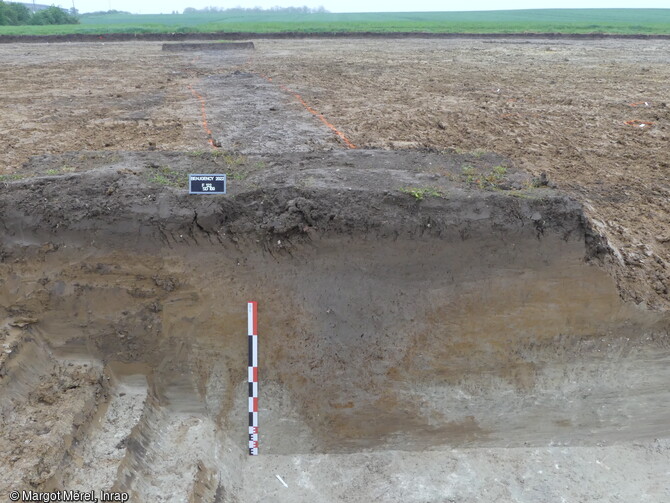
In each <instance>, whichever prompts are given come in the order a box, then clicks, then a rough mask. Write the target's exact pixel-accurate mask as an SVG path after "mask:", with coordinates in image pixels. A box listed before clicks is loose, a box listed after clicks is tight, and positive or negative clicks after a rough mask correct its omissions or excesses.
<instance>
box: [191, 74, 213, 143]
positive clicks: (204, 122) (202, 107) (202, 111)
mask: <svg viewBox="0 0 670 503" xmlns="http://www.w3.org/2000/svg"><path fill="white" fill-rule="evenodd" d="M188 88H189V89H190V90H191V94H193V96H194V97H195V98H197V99H198V100H199V101H200V114H201V115H202V128H203V129H204V130H205V133H207V141H208V142H209V144H210V145H211V146H212V148H216V149H218V148H219V147H217V146H216V145H214V138H212V130H211V129H209V126H208V125H207V110H206V109H205V105H206V102H205V98H203V97H202V96H201V95H200V94H198V92H197V91H196V90H195V89H193V86H192V85H191V84H189V85H188Z"/></svg>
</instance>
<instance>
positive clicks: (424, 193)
mask: <svg viewBox="0 0 670 503" xmlns="http://www.w3.org/2000/svg"><path fill="white" fill-rule="evenodd" d="M399 190H400V192H404V193H405V194H409V195H411V196H414V198H415V199H416V200H417V201H423V200H424V199H425V198H426V197H444V193H443V192H442V191H441V190H439V189H436V188H435V187H403V188H401V189H399Z"/></svg>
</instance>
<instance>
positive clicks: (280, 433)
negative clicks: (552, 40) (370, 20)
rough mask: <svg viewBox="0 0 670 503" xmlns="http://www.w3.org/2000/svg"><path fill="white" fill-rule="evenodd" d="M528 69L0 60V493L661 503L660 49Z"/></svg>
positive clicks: (666, 420)
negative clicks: (253, 322)
mask: <svg viewBox="0 0 670 503" xmlns="http://www.w3.org/2000/svg"><path fill="white" fill-rule="evenodd" d="M513 42H514V43H508V44H505V45H504V46H502V45H500V46H499V45H496V44H489V43H484V42H482V41H467V42H465V41H455V40H452V41H444V40H442V41H436V40H412V41H410V40H407V41H402V42H398V44H397V45H395V44H394V46H389V45H388V44H385V43H382V42H379V43H377V42H374V41H367V42H365V43H364V44H361V43H357V44H356V45H351V44H349V43H348V42H345V41H325V40H321V41H301V42H291V41H274V42H273V41H260V42H257V43H256V45H257V51H254V52H251V51H230V52H222V53H214V52H211V51H203V52H196V53H189V54H188V55H185V54H183V55H179V54H173V53H165V52H162V51H161V46H160V44H150V43H149V44H143V45H141V44H104V45H102V44H84V45H81V46H78V45H76V46H75V45H73V46H68V49H69V50H68V51H63V50H62V47H63V46H60V47H53V46H48V45H43V46H40V45H30V46H28V45H17V46H0V55H1V56H3V58H4V59H3V61H6V62H7V66H6V67H3V70H0V76H2V78H6V79H7V82H8V85H7V95H8V96H9V97H10V102H11V103H12V106H11V107H9V108H8V112H7V113H6V114H3V115H2V116H0V135H1V136H0V138H1V139H2V141H5V142H7V143H8V144H9V145H10V148H9V149H6V150H4V151H2V152H0V160H1V161H2V163H3V170H4V174H3V175H2V179H0V229H1V230H2V233H1V234H0V344H1V345H2V346H1V349H0V351H1V353H0V422H1V425H2V428H0V464H2V466H3V467H5V471H4V473H5V475H6V476H5V477H3V479H2V483H1V484H0V494H3V495H4V494H6V493H7V492H8V491H9V490H11V489H29V488H31V489H35V490H56V489H80V490H85V491H90V490H96V491H99V490H108V489H114V490H120V491H127V492H129V494H130V495H131V501H133V502H138V503H139V502H145V501H166V502H167V501H169V502H175V503H176V502H183V501H190V502H193V503H204V502H208V503H216V502H235V501H244V502H246V501H270V500H271V501H278V502H284V501H286V502H307V501H309V502H312V501H324V502H329V501H337V500H343V501H361V502H362V501H389V502H396V501H397V502H417V503H418V502H424V503H425V502H427V501H430V502H436V503H437V502H443V501H464V502H475V501H482V500H484V501H514V502H535V501H580V500H581V501H602V502H605V501H607V502H609V501H630V500H632V499H635V500H640V501H649V502H658V503H661V502H665V501H668V499H669V498H670V487H668V485H667V472H668V459H669V455H670V445H669V443H668V440H667V439H668V438H669V437H670V409H669V408H668V407H667V406H666V404H667V403H668V401H669V400H670V396H668V394H669V391H668V388H667V383H668V380H669V379H670V370H669V369H670V365H669V364H670V318H669V317H668V314H667V311H665V310H664V307H665V306H666V305H667V295H666V294H667V291H664V290H663V288H665V287H666V286H667V274H666V273H665V267H666V265H667V259H668V257H667V255H668V249H667V246H666V245H667V244H668V243H669V242H670V239H669V240H666V239H665V236H664V233H665V232H666V231H667V226H666V225H665V224H666V222H667V219H666V220H664V219H665V218H666V217H667V216H668V213H669V212H670V210H669V209H668V206H667V200H666V199H664V195H667V194H666V193H668V194H670V185H668V178H667V170H665V167H666V166H665V164H664V163H665V161H664V157H663V155H664V154H663V152H664V150H662V148H661V145H662V144H663V141H664V140H665V136H664V135H665V134H666V133H665V131H666V128H667V125H666V122H665V121H666V119H667V117H666V115H665V112H664V111H663V110H665V109H666V108H667V107H665V108H664V107H663V106H662V103H663V102H662V101H660V99H661V94H662V89H661V88H662V82H663V78H664V77H665V76H666V73H667V67H666V66H665V65H664V64H662V63H663V62H665V58H666V57H667V55H666V53H665V52H664V51H663V49H664V47H665V46H664V45H663V44H665V42H645V43H641V42H634V41H627V42H625V43H624V42H620V41H603V42H597V43H594V44H593V45H588V44H581V43H580V44H577V43H574V42H569V41H567V42H565V43H564V44H561V45H556V46H554V45H546V43H543V44H535V43H528V40H520V41H519V42H520V43H518V44H517V43H516V41H513ZM547 49H549V50H547ZM633 49H635V51H637V52H635V54H633V52H632V51H633ZM626 51H631V53H630V54H629V53H628V52H626ZM556 52H558V53H559V55H560V57H561V58H575V59H576V63H574V66H573V65H571V64H568V63H569V61H568V62H565V61H563V63H560V62H558V63H557V62H556V61H554V60H553V59H552V58H553V56H554V53H556ZM454 59H455V60H456V61H453V60H454ZM529 62H530V63H532V65H533V68H541V69H542V73H541V74H537V75H534V74H532V73H529V72H528V68H527V66H528V65H529V64H530V63H529ZM456 63H458V64H456ZM550 63H551V64H550ZM603 65H604V66H603ZM640 65H643V66H641V67H640V72H642V68H647V71H645V72H642V73H644V74H645V75H648V79H647V80H646V81H645V84H644V88H643V89H644V96H639V97H636V98H635V99H636V100H637V99H638V98H639V100H640V101H639V102H638V101H634V102H633V101H631V102H626V103H625V106H624V105H621V106H619V105H620V104H619V101H620V96H621V95H622V94H623V93H630V92H632V91H633V90H637V92H638V93H642V92H643V91H641V89H642V87H641V84H640V83H639V82H635V81H634V79H632V78H629V77H628V76H627V75H626V74H625V71H628V70H631V69H638V66H640ZM456 68H458V71H456ZM555 68H559V69H561V70H556V69H555ZM577 70H579V76H580V78H581V79H582V80H583V81H584V82H586V83H590V85H591V86H593V89H591V88H590V87H589V86H587V85H586V84H580V83H579V82H578V81H577V80H575V79H572V77H575V76H576V75H577V73H575V72H577ZM552 72H553V73H552ZM561 72H562V73H561ZM621 72H623V73H621ZM613 75H614V76H616V77H617V79H616V80H612V81H609V80H608V81H604V82H598V79H601V78H603V79H604V76H613ZM46 79H48V80H46ZM547 79H556V80H555V83H554V84H548V82H547ZM494 81H495V82H494ZM559 82H560V84H559ZM612 82H614V83H612ZM47 83H48V85H47ZM596 84H597V85H596ZM494 85H495V87H493V86H494ZM375 86H376V87H375ZM563 87H568V88H569V90H564V89H563ZM603 88H607V89H606V91H607V92H608V93H610V94H607V96H608V98H607V99H606V101H607V106H601V107H596V106H595V105H594V103H595V101H596V99H599V100H602V99H603V98H602V96H603ZM547 89H550V90H551V94H549V92H548V91H547ZM566 93H571V94H570V96H569V97H568V96H567V95H566ZM596 96H598V98H596ZM557 100H558V101H557ZM568 100H573V101H570V102H568ZM623 111H625V112H626V114H628V112H630V111H635V112H636V113H637V114H638V115H636V117H635V118H632V117H629V116H628V115H626V117H619V115H624V114H623ZM648 114H656V115H655V116H654V117H651V116H650V115H648ZM619 119H622V120H633V119H637V120H639V121H642V123H646V122H649V123H653V124H650V125H645V127H643V128H640V127H639V124H640V123H635V125H634V126H630V125H628V124H625V123H624V124H623V125H622V124H620V122H619ZM501 121H502V122H501ZM506 121H507V122H506ZM574 122H577V123H578V125H579V128H578V130H575V127H574ZM501 124H502V125H501ZM503 125H504V127H503ZM17 131H18V134H17ZM583 142H585V143H583ZM617 142H621V143H617ZM616 145H623V146H625V149H626V150H625V152H630V153H631V155H634V156H636V157H634V158H633V157H627V156H626V155H628V154H626V155H624V152H623V151H620V150H618V148H619V147H617V146H616ZM632 162H635V169H632V167H631V166H629V164H630V163H632ZM585 166H587V167H588V169H585ZM188 173H226V174H227V175H228V193H227V194H226V195H216V196H213V195H209V196H190V195H188V194H187V192H186V190H185V181H186V175H187V174H188ZM556 186H558V188H559V189H561V190H557V188H556ZM621 193H624V194H625V195H626V198H623V197H621V195H620V194H621ZM615 196H616V197H615ZM633 223H635V227H627V226H632V225H633ZM615 224H616V225H618V227H616V226H615ZM613 229H614V230H613ZM616 229H620V230H621V232H619V233H617V232H615V230H616ZM633 259H635V260H636V262H634V261H633ZM654 275H655V276H654ZM653 281H658V282H659V284H660V287H658V285H657V284H656V283H654V282H653ZM251 299H253V300H257V301H258V302H259V317H260V320H259V328H260V338H261V345H260V348H261V349H260V364H259V366H260V381H261V385H260V412H261V414H260V416H261V427H260V435H261V437H260V444H261V456H259V457H257V458H251V457H249V456H247V455H246V446H247V433H246V431H247V428H246V425H247V383H246V379H247V367H246V364H247V355H246V352H247V343H246V342H247V341H246V301H248V300H251ZM631 300H635V302H631ZM650 306H651V307H654V308H655V309H654V310H650V309H648V308H649V307H650Z"/></svg>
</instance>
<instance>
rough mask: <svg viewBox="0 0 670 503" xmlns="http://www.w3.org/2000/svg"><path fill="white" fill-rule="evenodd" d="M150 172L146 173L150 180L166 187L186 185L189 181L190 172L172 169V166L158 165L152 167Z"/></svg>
mask: <svg viewBox="0 0 670 503" xmlns="http://www.w3.org/2000/svg"><path fill="white" fill-rule="evenodd" d="M150 169H151V171H150V172H148V173H147V172H145V173H146V178H147V180H148V181H149V182H151V183H155V184H158V185H163V186H165V187H175V188H179V187H182V188H183V187H186V184H187V183H188V174H187V173H180V172H179V171H176V170H174V169H172V168H171V167H170V166H158V167H155V168H154V167H152V168H150Z"/></svg>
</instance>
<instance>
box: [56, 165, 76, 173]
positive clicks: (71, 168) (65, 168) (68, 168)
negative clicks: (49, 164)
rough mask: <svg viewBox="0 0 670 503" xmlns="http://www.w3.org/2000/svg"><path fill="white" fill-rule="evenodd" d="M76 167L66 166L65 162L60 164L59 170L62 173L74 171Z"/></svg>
mask: <svg viewBox="0 0 670 503" xmlns="http://www.w3.org/2000/svg"><path fill="white" fill-rule="evenodd" d="M76 169H77V168H75V167H74V166H68V165H67V164H65V165H64V166H62V167H61V168H60V170H61V171H62V172H63V173H74V172H75V171H76Z"/></svg>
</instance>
